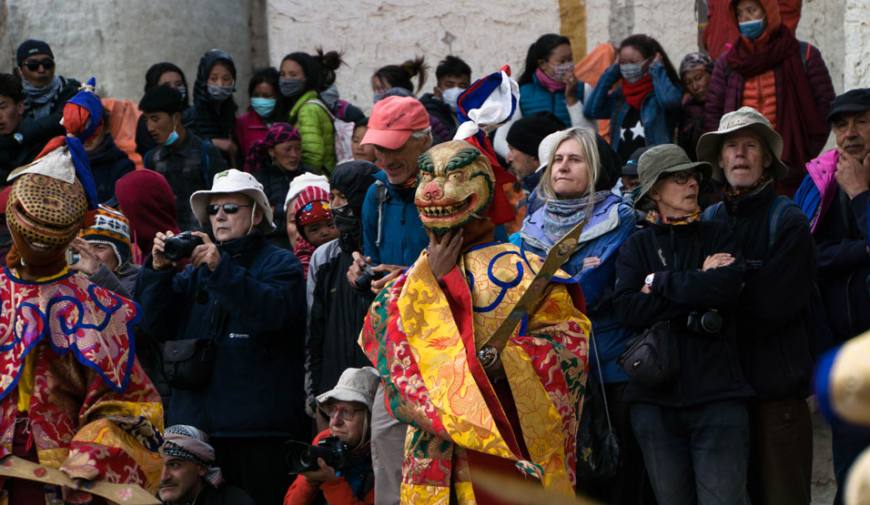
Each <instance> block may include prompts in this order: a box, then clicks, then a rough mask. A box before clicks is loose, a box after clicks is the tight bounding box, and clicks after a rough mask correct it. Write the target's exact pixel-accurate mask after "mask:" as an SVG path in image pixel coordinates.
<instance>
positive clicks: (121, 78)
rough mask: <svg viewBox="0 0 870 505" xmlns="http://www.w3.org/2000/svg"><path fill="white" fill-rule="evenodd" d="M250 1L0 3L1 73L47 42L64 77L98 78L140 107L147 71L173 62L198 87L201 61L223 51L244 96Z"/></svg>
mask: <svg viewBox="0 0 870 505" xmlns="http://www.w3.org/2000/svg"><path fill="white" fill-rule="evenodd" d="M248 19H249V1H248V0H184V1H172V0H148V1H142V0H79V1H77V2H68V1H60V0H0V69H2V71H4V72H9V71H10V70H11V69H12V68H13V67H14V65H15V49H16V48H17V47H18V44H19V43H20V42H21V41H23V40H25V39H28V38H36V39H42V40H45V41H46V42H48V43H49V45H50V46H51V48H52V51H53V52H54V55H55V58H56V61H57V64H58V67H57V70H58V72H59V73H60V74H61V75H64V76H69V77H73V78H76V79H79V80H84V79H87V78H89V77H90V76H92V75H94V76H96V77H97V84H98V86H99V89H100V92H101V94H103V95H104V96H112V97H117V98H129V99H132V100H135V101H138V100H139V99H140V98H141V97H142V90H143V87H144V86H145V71H146V70H148V67H149V66H151V65H152V64H154V63H157V62H160V61H171V62H173V63H175V64H176V65H178V66H179V67H181V68H182V69H183V70H184V72H185V74H186V76H187V79H188V83H189V84H191V85H192V84H193V81H194V79H195V78H196V67H197V65H198V63H199V59H200V57H201V56H202V55H203V54H204V53H205V52H206V51H208V50H209V49H212V48H215V47H218V48H221V49H224V50H226V51H228V52H229V53H230V54H232V55H233V58H234V60H235V63H236V67H237V70H238V72H239V79H238V82H239V86H238V87H239V90H240V91H241V92H242V93H241V96H239V97H238V98H237V102H239V103H240V105H241V106H242V107H244V106H246V105H247V98H246V94H247V93H246V91H247V84H248V79H249V78H250V75H251V72H250V68H251V40H250V35H249V33H250V30H249V26H248Z"/></svg>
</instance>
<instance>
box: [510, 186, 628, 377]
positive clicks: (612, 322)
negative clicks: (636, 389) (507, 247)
mask: <svg viewBox="0 0 870 505" xmlns="http://www.w3.org/2000/svg"><path fill="white" fill-rule="evenodd" d="M543 211H544V209H543V208H541V209H539V210H538V211H537V212H536V213H538V214H540V215H541V216H543ZM612 212H615V213H616V215H615V216H614V215H610V216H608V217H605V216H606V215H609V214H611V213H612ZM534 218H535V216H532V217H531V218H530V219H534ZM613 218H618V223H617V222H611V223H610V224H607V222H608V221H610V220H611V219H613ZM527 219H529V218H527ZM596 221H598V222H602V221H603V222H604V223H603V227H602V228H598V229H599V231H596V230H595V228H597V226H596ZM614 221H615V220H614ZM590 223H592V225H591V226H587V229H585V230H584V233H583V235H581V236H580V247H579V248H578V249H577V251H576V252H575V253H574V254H573V255H572V256H571V258H570V259H569V260H568V262H567V263H565V264H564V265H563V266H562V269H563V270H564V271H565V272H566V273H568V274H569V275H571V276H572V277H573V279H574V280H575V281H577V282H579V283H580V287H581V288H583V296H584V298H585V299H586V306H587V312H588V314H587V315H588V316H589V319H590V320H591V321H592V332H593V334H594V335H595V343H596V345H597V346H598V347H597V348H598V357H599V359H600V360H601V368H602V375H603V377H604V383H605V384H610V383H618V382H626V381H628V376H627V375H626V374H625V372H624V371H623V370H622V368H620V367H619V365H618V364H617V363H616V360H617V359H618V358H619V355H620V354H622V351H624V350H625V345H626V343H627V342H628V340H629V339H630V338H631V337H632V333H631V332H630V331H629V330H626V329H625V328H624V327H622V326H621V325H620V324H619V323H618V322H617V321H616V316H615V314H614V312H613V306H612V304H611V296H612V295H613V288H614V283H615V281H616V258H617V256H618V253H619V248H620V247H621V246H622V244H623V243H624V242H625V241H626V240H627V239H628V237H629V235H631V234H632V232H634V230H635V214H634V209H632V207H631V206H630V205H627V204H625V203H623V202H622V201H621V200H620V198H619V197H616V196H614V197H613V198H610V199H608V200H606V201H605V202H602V204H599V205H598V206H596V208H595V209H594V211H593V216H592V218H591V219H590ZM584 235H585V237H584ZM511 238H512V241H513V242H514V243H517V244H518V245H520V246H521V247H523V248H524V249H528V250H529V251H531V252H534V253H535V254H538V255H540V256H544V257H545V256H546V251H539V250H536V249H533V248H531V247H527V246H526V245H525V244H522V243H521V242H522V240H521V239H519V233H517V234H514V235H513V236H512V237H511ZM589 257H598V258H600V259H601V264H600V265H599V266H597V267H594V268H587V269H583V260H584V259H586V258H589ZM589 364H590V366H591V369H592V370H593V371H592V372H590V373H595V374H597V373H598V372H597V366H598V365H597V363H596V362H595V356H594V354H592V351H591V350H590V353H589ZM595 378H596V379H598V377H597V375H596V377H595Z"/></svg>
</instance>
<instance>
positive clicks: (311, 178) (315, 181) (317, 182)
mask: <svg viewBox="0 0 870 505" xmlns="http://www.w3.org/2000/svg"><path fill="white" fill-rule="evenodd" d="M308 186H317V187H318V188H322V189H323V191H325V192H326V193H327V197H326V199H327V200H329V179H327V178H326V176H324V175H316V174H311V173H305V174H302V175H299V176H297V177H295V178H294V179H293V180H292V181H290V189H289V190H288V191H287V196H286V197H285V198H284V208H285V209H286V208H287V206H288V205H290V202H291V201H292V200H293V199H294V198H296V197H297V196H298V195H299V193H301V192H302V190H303V189H305V188H307V187H308Z"/></svg>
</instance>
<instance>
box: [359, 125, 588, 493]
mask: <svg viewBox="0 0 870 505" xmlns="http://www.w3.org/2000/svg"><path fill="white" fill-rule="evenodd" d="M418 164H419V168H420V183H419V185H418V188H417V191H416V194H415V204H416V206H417V209H418V211H419V214H420V220H421V222H422V223H423V226H424V227H425V228H426V230H427V233H428V234H429V240H430V243H429V247H428V250H427V251H424V252H422V253H421V254H420V257H419V258H418V259H417V261H416V262H415V263H414V264H413V265H412V266H411V267H410V268H409V269H408V271H407V272H405V274H403V275H402V276H401V277H399V278H398V279H396V280H394V281H392V282H391V283H390V284H388V285H387V286H386V287H385V288H384V289H383V290H382V291H381V292H380V293H379V294H378V296H377V298H376V299H375V301H374V303H373V304H372V306H371V309H370V311H369V314H368V316H367V317H366V320H365V323H364V326H363V330H362V333H361V335H360V345H361V346H362V348H363V350H364V351H365V353H366V355H367V356H368V357H369V359H370V360H371V361H372V363H374V364H375V366H376V367H377V368H378V370H379V372H380V374H381V376H382V378H383V380H384V383H385V393H386V394H385V403H386V404H387V409H388V410H389V411H390V413H391V414H392V415H393V416H395V417H396V418H397V419H399V420H401V421H402V422H405V423H408V424H409V425H410V427H409V428H408V432H407V436H406V439H405V455H404V458H405V459H404V465H403V482H402V489H401V503H407V504H411V503H413V504H427V505H428V504H444V505H447V504H449V503H457V504H459V505H466V504H490V503H499V502H498V501H497V500H496V499H495V498H494V497H493V496H491V495H488V494H487V493H485V492H483V491H482V490H481V489H479V488H478V487H477V486H476V485H475V484H474V483H473V479H474V475H475V472H476V471H477V470H478V469H481V468H486V469H488V470H491V471H492V470H494V471H497V472H499V473H505V474H509V475H510V474H513V475H515V476H523V477H526V478H535V479H538V480H539V481H540V482H541V484H542V485H543V487H544V488H545V489H549V490H551V491H554V492H557V493H562V494H564V495H566V496H569V495H573V486H574V467H575V456H576V455H575V434H576V431H577V423H578V420H579V416H580V398H581V394H582V391H583V387H584V384H585V381H586V375H585V371H586V359H587V344H588V335H589V328H590V325H589V320H588V319H587V318H586V316H584V315H583V313H582V312H581V309H580V308H581V307H582V306H583V301H582V295H581V294H580V292H579V289H577V287H576V285H572V284H563V283H559V282H557V279H556V278H555V277H554V278H553V282H549V283H548V282H547V281H548V280H549V278H548V277H549V276H548V275H536V274H537V273H539V272H540V271H541V270H542V260H540V259H537V258H536V257H529V258H527V257H525V255H524V254H523V252H522V251H521V250H520V249H519V248H518V247H516V246H513V245H511V244H500V243H495V242H493V229H494V225H493V223H492V220H491V219H490V217H489V215H488V210H489V207H490V203H491V201H492V198H493V191H494V187H495V186H496V185H495V176H494V175H493V171H492V168H491V166H490V163H489V161H488V159H487V157H486V156H484V155H482V154H481V152H480V151H479V150H478V149H476V148H475V147H474V146H472V145H471V144H469V143H466V142H463V141H451V142H446V143H443V144H439V145H438V146H435V147H433V148H431V149H430V150H429V151H427V152H426V153H424V154H423V155H422V156H420V158H419V161H418ZM532 256H534V255H532ZM533 280H535V281H536V282H535V283H534V284H533ZM530 289H531V290H532V292H534V293H537V296H533V298H537V299H536V300H534V303H530V302H528V300H529V298H523V295H524V294H525V293H526V291H528V290H530ZM519 306H527V307H528V310H527V311H526V312H527V313H526V314H525V315H522V311H520V312H518V311H517V310H516V309H517V308H518V307H519ZM520 316H522V317H520ZM502 325H506V326H505V327H504V328H502ZM500 328H501V329H500ZM505 330H507V331H505Z"/></svg>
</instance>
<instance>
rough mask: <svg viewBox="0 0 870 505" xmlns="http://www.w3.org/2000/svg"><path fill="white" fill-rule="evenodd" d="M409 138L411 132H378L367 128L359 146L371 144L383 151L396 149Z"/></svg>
mask: <svg viewBox="0 0 870 505" xmlns="http://www.w3.org/2000/svg"><path fill="white" fill-rule="evenodd" d="M409 138H411V130H378V129H375V128H372V127H369V129H368V130H366V134H365V135H364V136H363V139H362V142H360V144H362V145H366V144H373V145H376V146H378V147H383V148H384V149H398V148H400V147H402V146H403V145H405V142H407V141H408V139H409Z"/></svg>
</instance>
